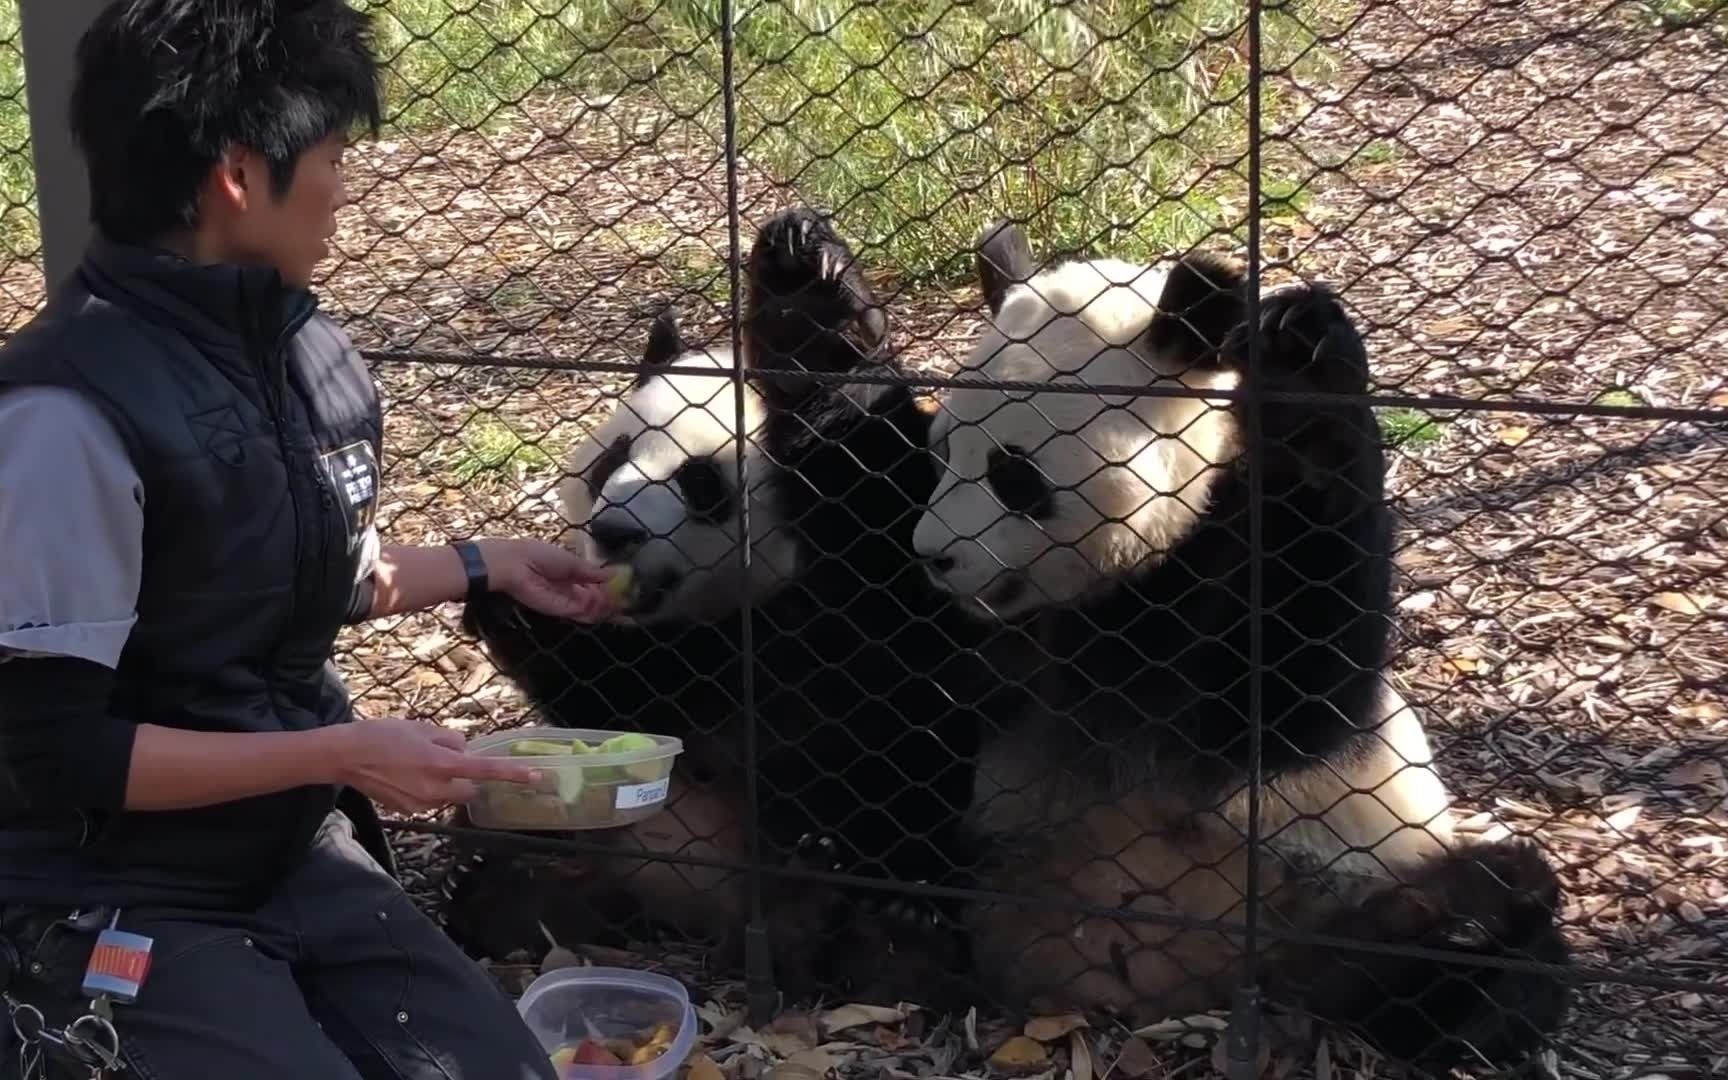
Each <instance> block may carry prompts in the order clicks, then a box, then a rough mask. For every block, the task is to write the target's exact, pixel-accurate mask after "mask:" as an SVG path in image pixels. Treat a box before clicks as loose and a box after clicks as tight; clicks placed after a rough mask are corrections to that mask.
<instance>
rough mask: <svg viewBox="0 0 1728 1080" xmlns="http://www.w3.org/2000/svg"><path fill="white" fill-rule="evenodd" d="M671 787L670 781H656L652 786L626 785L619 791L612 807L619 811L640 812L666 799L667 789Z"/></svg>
mask: <svg viewBox="0 0 1728 1080" xmlns="http://www.w3.org/2000/svg"><path fill="white" fill-rule="evenodd" d="M670 785H671V781H670V780H656V781H654V782H653V783H651V784H625V785H623V786H622V787H620V788H619V789H618V795H617V797H616V798H615V799H614V800H613V803H612V805H613V807H614V808H615V809H618V810H639V809H641V808H642V807H644V806H653V805H654V804H655V803H657V802H659V801H660V800H662V799H664V798H665V797H666V789H667V788H668V787H669V786H670Z"/></svg>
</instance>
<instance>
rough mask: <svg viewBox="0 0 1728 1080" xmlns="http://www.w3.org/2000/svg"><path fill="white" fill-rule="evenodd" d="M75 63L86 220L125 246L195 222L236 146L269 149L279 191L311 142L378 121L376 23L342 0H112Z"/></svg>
mask: <svg viewBox="0 0 1728 1080" xmlns="http://www.w3.org/2000/svg"><path fill="white" fill-rule="evenodd" d="M76 61H77V72H76V78H75V81H74V84H73V89H72V99H71V127H72V135H73V138H74V139H75V140H76V141H77V144H78V147H79V149H80V150H81V151H82V152H83V154H84V159H85V165H86V168H87V170H88V174H89V178H90V216H91V220H92V221H93V222H94V223H95V225H96V226H97V228H99V229H100V230H102V231H103V232H104V233H106V234H107V235H108V236H110V237H111V238H113V239H115V240H118V241H120V242H123V243H146V242H151V241H154V240H157V239H159V238H160V237H162V236H164V235H167V234H168V233H170V232H173V231H176V230H179V229H183V228H190V227H192V226H195V225H196V224H197V218H198V191H199V187H200V186H201V185H202V183H203V182H204V179H205V177H206V176H207V175H208V174H209V171H210V169H211V167H212V166H214V165H215V164H216V162H217V161H218V160H219V159H220V157H221V155H222V153H223V152H224V151H225V150H226V149H228V148H229V147H230V146H238V147H244V148H248V149H251V150H255V151H257V152H258V153H260V154H262V155H263V156H264V158H265V159H266V160H267V161H268V162H269V164H270V178H271V183H272V191H273V193H274V194H275V196H276V197H278V198H280V197H281V196H282V195H283V194H284V193H285V192H286V191H287V189H288V187H289V185H290V184H291V183H292V181H293V178H294V169H295V166H296V164H297V163H298V161H299V158H300V155H301V154H303V153H304V152H305V151H306V150H307V148H309V147H311V146H314V145H316V144H317V143H319V142H321V141H322V140H324V139H326V138H328V137H330V136H331V135H333V134H336V133H337V132H347V131H350V130H352V129H353V128H355V127H356V126H360V125H364V126H366V127H367V128H369V129H370V130H371V132H372V133H374V134H376V133H377V131H378V128H379V125H380V112H381V108H380V102H379V98H380V93H379V80H378V60H377V55H376V52H375V50H374V47H373V34H372V23H371V19H370V17H369V16H367V15H365V14H363V13H362V12H359V11H356V10H355V9H354V8H352V7H350V6H349V5H348V4H347V3H345V2H344V0H115V2H113V3H111V4H109V5H108V7H107V8H105V9H104V10H103V11H102V12H101V13H100V14H99V15H98V16H97V17H96V20H95V22H94V23H93V24H92V25H91V27H90V28H89V29H88V30H87V31H86V32H85V33H84V36H83V38H82V39H81V40H80V41H79V44H78V50H77V57H76Z"/></svg>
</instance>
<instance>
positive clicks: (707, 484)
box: [672, 458, 732, 523]
mask: <svg viewBox="0 0 1728 1080" xmlns="http://www.w3.org/2000/svg"><path fill="white" fill-rule="evenodd" d="M672 479H673V482H674V483H676V484H677V485H678V490H680V491H682V492H683V493H684V505H685V506H687V507H688V508H689V510H690V514H691V516H692V517H695V518H697V519H699V520H701V521H706V522H710V523H718V522H720V521H722V520H724V519H726V518H729V517H731V516H732V485H731V484H729V483H728V482H727V480H726V474H725V473H724V472H722V471H721V469H720V466H719V464H718V463H716V462H715V461H713V460H712V459H709V458H692V459H691V460H689V461H686V462H685V463H684V464H682V465H680V466H678V471H677V472H676V473H675V474H673V477H672Z"/></svg>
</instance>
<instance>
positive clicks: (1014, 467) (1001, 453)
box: [986, 445, 1052, 518]
mask: <svg viewBox="0 0 1728 1080" xmlns="http://www.w3.org/2000/svg"><path fill="white" fill-rule="evenodd" d="M986 462H987V464H988V466H989V472H988V473H987V474H986V478H987V479H988V480H989V482H990V489H991V490H992V491H994V492H995V493H996V497H997V498H998V499H1000V500H1002V505H1003V506H1005V507H1007V508H1008V509H1009V510H1010V511H1012V512H1013V513H1016V514H1024V515H1026V516H1027V517H1031V518H1043V517H1049V516H1050V513H1051V509H1052V504H1051V498H1050V485H1049V483H1048V482H1046V481H1045V479H1044V474H1043V473H1041V472H1039V471H1038V466H1036V465H1034V464H1033V463H1032V458H1031V457H1030V456H1028V455H1027V453H1026V451H1024V450H1022V449H1021V448H1020V447H1018V446H1013V445H1009V446H1006V447H1003V448H1002V449H999V450H992V451H990V456H989V457H988V458H987V459H986Z"/></svg>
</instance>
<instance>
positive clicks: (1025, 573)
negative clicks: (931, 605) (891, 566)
mask: <svg viewBox="0 0 1728 1080" xmlns="http://www.w3.org/2000/svg"><path fill="white" fill-rule="evenodd" d="M1163 287H1164V275H1163V273H1161V272H1160V271H1159V270H1157V269H1156V268H1149V267H1144V266H1136V265H1133V264H1130V263H1126V262H1122V261H1119V260H1115V259H1097V260H1091V261H1084V262H1067V263H1063V264H1061V265H1060V266H1057V267H1055V268H1054V269H1052V270H1050V271H1048V272H1046V273H1043V274H1041V275H1039V277H1038V278H1037V279H1036V280H1035V281H1033V282H1031V283H1029V284H1028V285H1026V286H1022V287H1019V288H1015V289H1012V290H1011V291H1010V292H1009V293H1008V294H1007V296H1006V298H1005V299H1004V301H1003V303H1002V307H1001V310H1000V311H999V312H997V314H996V317H995V319H994V320H993V321H991V322H990V323H988V324H986V327H985V329H984V331H983V334H982V335H981V337H980V339H979V341H978V342H977V344H976V345H974V346H973V349H972V353H971V356H970V358H969V360H968V363H967V366H966V368H965V373H966V374H969V375H982V376H984V377H986V378H990V379H994V380H998V381H1008V382H1030V383H1036V384H1039V385H1048V384H1051V383H1064V384H1071V385H1077V386H1133V387H1141V386H1152V387H1156V386H1169V387H1180V388H1183V389H1190V390H1232V389H1235V387H1236V384H1237V377H1236V374H1235V373H1234V372H1232V371H1197V372H1187V373H1185V372H1184V371H1183V370H1181V369H1182V364H1181V363H1180V361H1179V360H1174V361H1173V360H1168V359H1166V358H1163V357H1159V356H1157V355H1154V354H1153V353H1152V352H1151V350H1149V349H1148V348H1146V347H1145V342H1144V338H1145V334H1146V328H1147V326H1148V325H1149V324H1150V322H1151V320H1152V316H1153V314H1154V313H1155V312H1156V311H1157V310H1158V297H1159V294H1160V293H1161V292H1162V291H1163ZM1224 405H1225V402H1224V401H1222V400H1221V399H1217V398H1212V399H1206V398H1198V397H1164V398H1160V397H1132V396H1123V395H1110V394H1093V393H1089V392H1080V393H1066V394H1064V393H1039V394H1032V393H1028V392H1026V391H1021V390H994V389H973V388H959V389H955V390H952V391H951V392H950V393H949V394H948V396H947V398H946V400H945V402H944V404H943V409H942V411H941V413H940V414H939V415H938V416H937V418H936V421H935V424H934V427H933V430H932V432H931V439H932V445H933V446H934V447H935V448H936V451H937V456H938V457H939V458H941V459H942V460H943V462H944V464H945V466H946V467H945V469H944V470H943V475H942V479H941V480H940V481H939V483H938V487H937V490H936V494H935V496H934V497H933V498H932V500H931V501H932V507H931V509H930V512H929V513H927V514H926V515H925V516H924V517H923V518H922V519H921V520H920V521H919V523H918V528H917V532H916V533H915V534H914V542H915V543H916V545H917V547H918V551H919V553H920V554H922V555H926V556H931V557H942V558H949V559H953V560H954V561H955V566H954V568H953V569H952V570H949V571H947V572H946V573H944V574H943V575H942V576H941V582H942V584H943V585H944V586H946V587H947V588H950V589H952V590H953V591H954V592H956V593H958V594H960V595H961V596H964V597H967V598H968V599H970V600H971V601H972V602H973V603H976V604H979V605H981V606H985V607H988V608H990V609H992V610H994V611H995V612H996V614H998V615H1000V616H1001V617H1003V618H1012V617H1014V616H1015V615H1016V614H1019V613H1021V612H1023V611H1024V610H1026V609H1027V608H1029V607H1032V606H1035V605H1037V604H1039V603H1061V602H1065V601H1069V600H1073V599H1075V598H1076V597H1077V596H1078V595H1079V594H1080V593H1081V592H1082V591H1083V590H1084V589H1085V588H1087V587H1088V585H1090V584H1091V583H1093V582H1095V581H1098V580H1101V579H1108V578H1109V577H1110V576H1112V575H1114V574H1117V573H1120V572H1123V571H1126V570H1128V569H1130V568H1133V567H1136V566H1138V565H1141V564H1142V563H1143V561H1144V560H1146V559H1148V558H1152V559H1156V558H1158V557H1160V553H1161V552H1163V551H1165V550H1167V549H1168V548H1169V547H1170V546H1171V545H1172V544H1173V543H1174V542H1175V541H1176V540H1178V539H1180V537H1181V536H1183V535H1184V534H1185V533H1186V532H1187V531H1188V530H1189V529H1190V528H1191V527H1192V526H1193V522H1194V518H1195V516H1196V515H1197V513H1198V512H1199V510H1200V509H1201V508H1202V507H1203V506H1204V500H1205V493H1206V489H1207V486H1208V484H1209V473H1210V471H1211V470H1212V468H1213V466H1214V465H1216V464H1218V463H1222V462H1225V461H1227V460H1229V458H1230V457H1232V456H1234V454H1235V427H1234V423H1233V421H1232V419H1231V417H1230V415H1229V414H1228V413H1227V412H1225V411H1224V409H1223V406H1224ZM1015 444H1023V446H1022V448H1023V449H1025V450H1026V451H1028V452H1030V453H1031V454H1032V456H1033V457H1035V458H1036V459H1037V462H1038V466H1039V468H1040V470H1041V471H1042V472H1043V474H1044V475H1045V477H1046V478H1047V479H1048V482H1049V484H1050V486H1051V487H1053V488H1054V489H1056V490H1057V491H1058V492H1062V493H1065V494H1061V495H1058V496H1057V497H1058V498H1059V499H1062V500H1063V505H1064V507H1066V508H1071V511H1070V512H1069V513H1064V514H1060V515H1058V516H1057V517H1055V518H1054V519H1052V520H1048V521H1045V522H1042V523H1039V522H1033V521H1029V520H1027V519H1026V518H1024V517H1021V516H1019V515H1016V514H1013V513H1011V512H1009V511H1008V509H1007V508H1006V507H1005V506H1004V504H1003V502H1002V499H1001V498H1000V497H999V496H998V495H996V494H995V493H993V492H992V491H991V489H990V486H989V484H988V483H987V475H986V474H987V472H988V461H989V457H990V455H991V453H992V452H993V451H998V450H1001V449H1003V448H1004V447H1006V446H1008V445H1015ZM1022 584H1024V585H1028V586H1030V588H1020V587H1019V586H1021V585H1022ZM1009 585H1013V586H1015V588H1013V589H1009V588H1007V586H1009ZM1004 593H1011V594H1012V597H1013V598H1011V599H1008V600H1007V601H1006V602H1005V603H1001V604H996V603H992V602H991V600H992V597H998V598H1000V597H1002V596H1003V594H1004Z"/></svg>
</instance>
